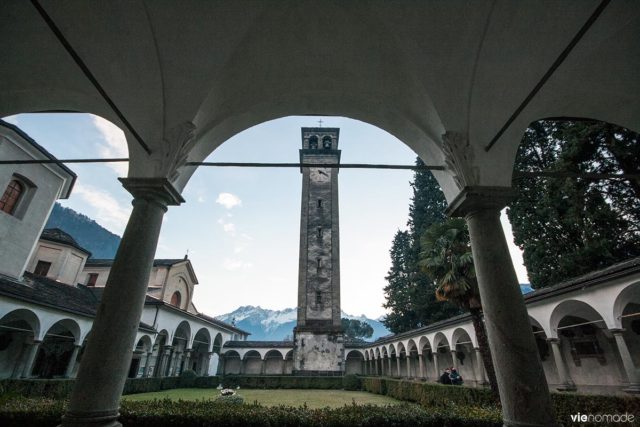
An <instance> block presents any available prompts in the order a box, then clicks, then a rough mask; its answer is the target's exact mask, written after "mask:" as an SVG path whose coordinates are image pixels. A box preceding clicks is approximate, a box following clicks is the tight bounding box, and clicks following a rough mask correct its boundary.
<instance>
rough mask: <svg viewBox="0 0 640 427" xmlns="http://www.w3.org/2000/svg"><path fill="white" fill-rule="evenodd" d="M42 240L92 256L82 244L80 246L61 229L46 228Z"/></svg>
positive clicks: (41, 236)
mask: <svg viewBox="0 0 640 427" xmlns="http://www.w3.org/2000/svg"><path fill="white" fill-rule="evenodd" d="M40 238H41V239H43V240H48V241H50V242H56V243H62V244H63V245H67V246H71V247H74V248H76V249H78V250H79V251H82V252H84V253H86V254H87V255H88V256H91V252H89V251H88V250H86V249H85V248H83V247H82V246H80V244H78V242H76V240H75V239H74V238H73V237H71V235H70V234H68V233H65V232H64V231H62V230H61V229H59V228H45V229H44V230H43V231H42V234H41V235H40Z"/></svg>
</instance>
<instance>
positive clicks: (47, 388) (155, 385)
mask: <svg viewBox="0 0 640 427" xmlns="http://www.w3.org/2000/svg"><path fill="white" fill-rule="evenodd" d="M74 381H75V380H73V379H46V380H39V379H35V380H2V381H0V394H5V393H6V394H10V395H11V394H13V395H18V396H24V397H45V398H50V399H66V398H68V397H69V396H70V395H71V390H72V389H73V383H74ZM218 384H220V378H219V377H198V378H193V377H192V376H190V375H186V376H184V377H182V376H181V377H163V378H127V381H126V382H125V384H124V391H123V392H122V394H136V393H148V392H152V391H160V390H169V389H174V388H186V387H201V388H216V387H217V386H218Z"/></svg>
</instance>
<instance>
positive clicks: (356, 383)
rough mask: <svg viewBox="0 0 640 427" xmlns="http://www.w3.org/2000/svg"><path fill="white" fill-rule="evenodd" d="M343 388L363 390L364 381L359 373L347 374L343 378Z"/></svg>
mask: <svg viewBox="0 0 640 427" xmlns="http://www.w3.org/2000/svg"><path fill="white" fill-rule="evenodd" d="M342 388H344V389H345V390H362V382H361V381H360V377H359V376H357V375H345V376H344V377H343V378H342Z"/></svg>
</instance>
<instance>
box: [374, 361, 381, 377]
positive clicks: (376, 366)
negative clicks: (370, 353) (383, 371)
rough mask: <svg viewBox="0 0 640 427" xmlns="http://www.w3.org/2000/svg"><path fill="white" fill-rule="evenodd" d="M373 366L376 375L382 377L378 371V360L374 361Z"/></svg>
mask: <svg viewBox="0 0 640 427" xmlns="http://www.w3.org/2000/svg"><path fill="white" fill-rule="evenodd" d="M373 365H374V367H375V370H376V371H375V375H376V376H378V375H380V372H379V371H378V359H373Z"/></svg>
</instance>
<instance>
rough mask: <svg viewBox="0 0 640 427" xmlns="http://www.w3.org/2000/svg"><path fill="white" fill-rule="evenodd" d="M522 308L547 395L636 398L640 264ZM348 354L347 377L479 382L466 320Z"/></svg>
mask: <svg viewBox="0 0 640 427" xmlns="http://www.w3.org/2000/svg"><path fill="white" fill-rule="evenodd" d="M525 302H526V305H527V309H528V313H529V320H530V323H531V328H532V330H533V334H534V336H535V338H536V344H537V349H538V354H539V357H540V359H541V361H542V365H543V369H544V372H545V375H546V378H547V383H548V384H549V386H550V388H552V389H558V390H578V391H580V392H586V393H620V392H631V393H638V392H640V309H639V308H640V259H635V260H631V261H628V262H624V263H620V264H616V265H615V266H612V267H610V268H608V269H606V270H604V271H602V272H597V273H595V274H590V275H587V276H584V277H582V278H577V279H573V280H571V281H569V282H567V283H562V284H559V285H557V286H555V287H552V288H547V289H543V290H540V291H537V292H533V293H531V294H528V295H526V296H525ZM434 349H435V351H434ZM351 351H352V352H355V351H358V352H362V355H363V359H364V360H363V363H362V365H361V366H360V367H357V366H356V365H351V369H349V371H350V372H352V373H358V374H363V375H384V376H390V377H397V378H409V379H416V380H425V381H437V380H438V378H439V376H440V375H441V374H442V372H443V371H444V369H446V368H449V367H455V368H457V370H458V372H459V373H460V374H461V375H462V377H463V378H464V380H465V384H466V385H470V386H478V385H484V384H486V382H487V377H486V372H485V370H484V364H483V362H482V357H481V355H480V351H479V348H478V343H477V339H476V335H475V331H474V329H473V325H472V323H471V319H470V318H469V316H468V315H464V316H459V317H457V318H454V319H449V320H446V321H443V322H439V323H437V324H433V325H430V326H428V327H425V328H421V329H417V330H414V331H410V332H406V333H404V334H400V335H398V336H391V337H388V338H386V339H382V340H378V341H376V342H374V343H371V344H367V345H366V346H363V348H362V349H354V350H351Z"/></svg>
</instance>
